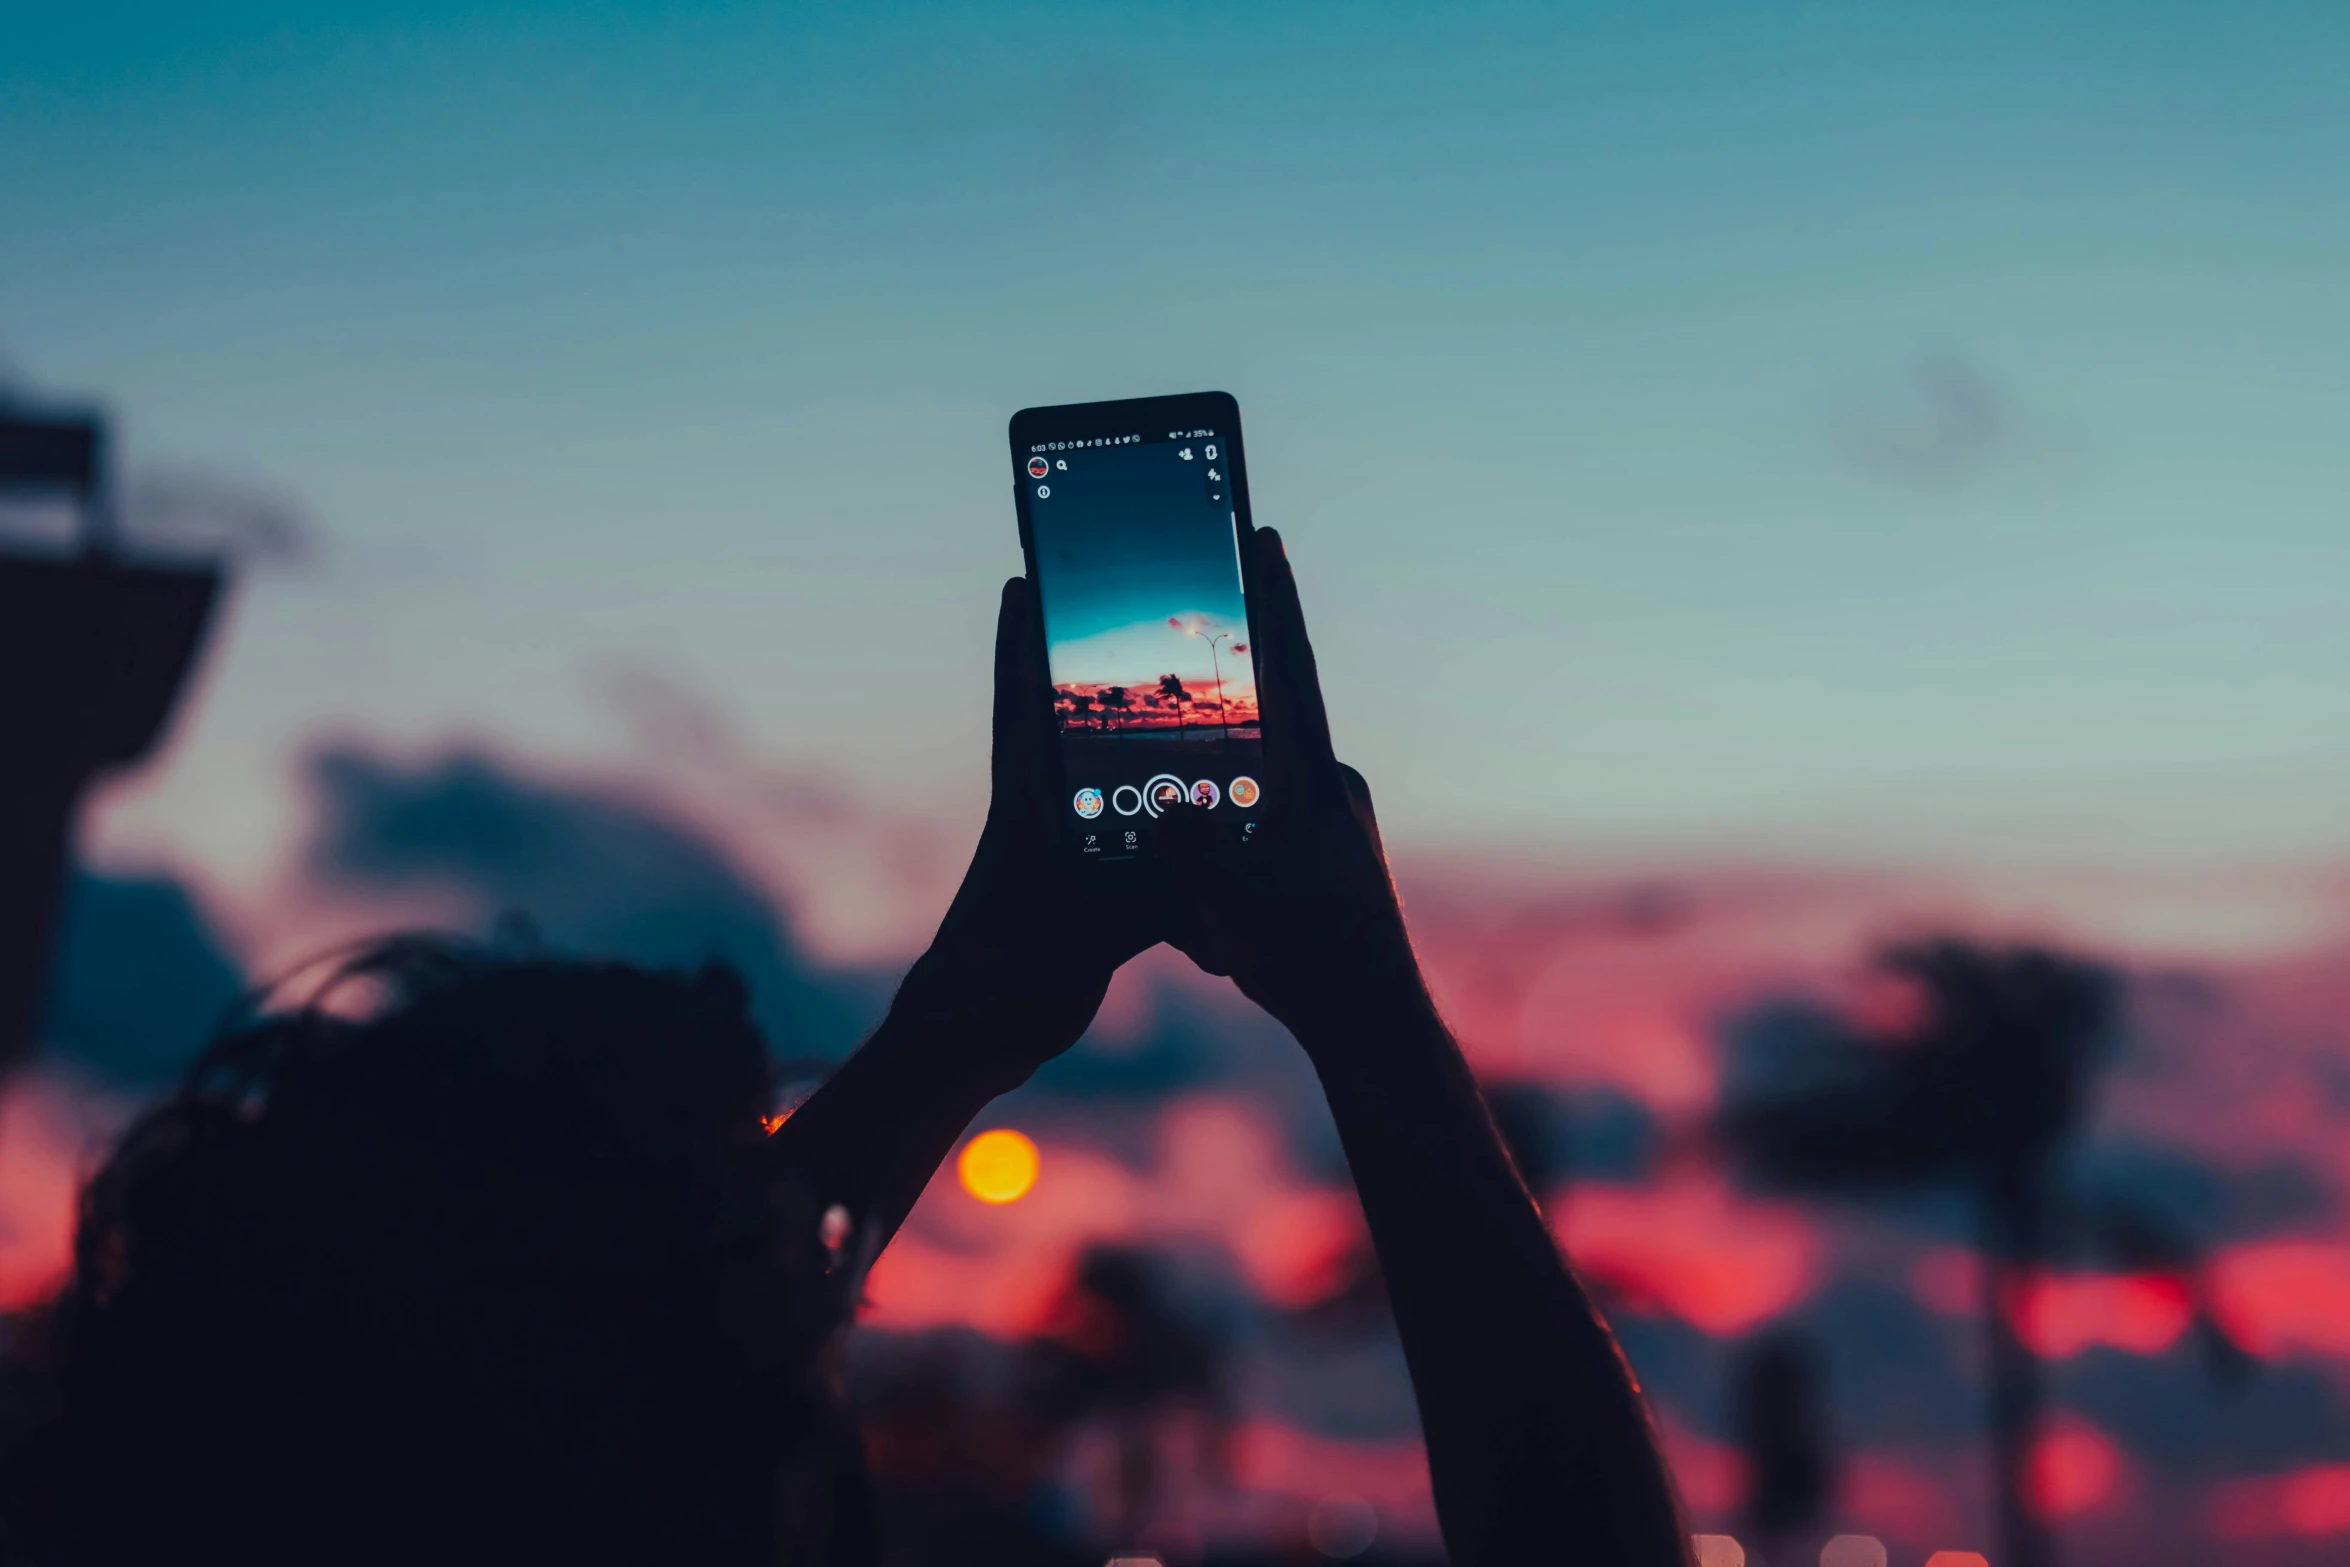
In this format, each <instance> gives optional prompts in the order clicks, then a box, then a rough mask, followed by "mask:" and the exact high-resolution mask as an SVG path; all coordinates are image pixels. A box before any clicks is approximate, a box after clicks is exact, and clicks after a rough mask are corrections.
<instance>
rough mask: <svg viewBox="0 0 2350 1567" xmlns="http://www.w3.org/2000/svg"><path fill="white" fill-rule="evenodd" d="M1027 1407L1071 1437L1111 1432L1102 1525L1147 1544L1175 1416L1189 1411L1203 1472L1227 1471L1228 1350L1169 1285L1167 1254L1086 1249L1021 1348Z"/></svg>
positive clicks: (1061, 1439)
mask: <svg viewBox="0 0 2350 1567" xmlns="http://www.w3.org/2000/svg"><path fill="white" fill-rule="evenodd" d="M1024 1358H1025V1361H1026V1366H1025V1368H1024V1372H1023V1376H1022V1391H1023V1397H1022V1400H1021V1402H1022V1404H1023V1406H1024V1408H1025V1409H1026V1410H1027V1412H1028V1414H1029V1416H1030V1418H1031V1419H1032V1420H1034V1421H1035V1422H1037V1423H1038V1424H1040V1425H1041V1426H1042V1427H1043V1428H1044V1429H1046V1430H1048V1431H1051V1432H1053V1433H1055V1437H1054V1440H1055V1443H1056V1445H1065V1444H1066V1442H1067V1441H1068V1439H1069V1437H1070V1436H1071V1435H1072V1434H1073V1433H1074V1432H1075V1431H1076V1430H1077V1429H1078V1428H1079V1427H1081V1426H1087V1425H1092V1426H1095V1427H1097V1428H1100V1429H1103V1430H1105V1431H1106V1432H1107V1433H1108V1434H1109V1436H1110V1439H1111V1441H1112V1443H1113V1445H1114V1448H1115V1452H1116V1472H1115V1474H1114V1476H1113V1477H1112V1479H1111V1481H1110V1487H1109V1489H1110V1494H1109V1495H1108V1496H1107V1497H1106V1498H1101V1499H1099V1500H1100V1501H1101V1502H1106V1504H1107V1505H1106V1507H1104V1508H1103V1509H1102V1512H1103V1516H1102V1517H1101V1518H1100V1520H1099V1529H1098V1532H1101V1533H1103V1534H1106V1536H1107V1540H1106V1543H1108V1544H1111V1545H1114V1546H1130V1545H1135V1544H1138V1543H1139V1542H1140V1540H1141V1536H1142V1532H1143V1529H1144V1526H1145V1525H1146V1524H1148V1523H1149V1522H1150V1519H1151V1514H1152V1512H1153V1509H1154V1506H1155V1504H1156V1503H1157V1502H1158V1501H1159V1499H1160V1493H1161V1490H1162V1487H1163V1485H1164V1482H1165V1474H1164V1470H1165V1467H1166V1454H1165V1452H1164V1447H1165V1443H1166V1439H1167V1435H1168V1425H1169V1422H1170V1421H1171V1420H1176V1419H1181V1418H1183V1417H1186V1416H1188V1417H1191V1418H1192V1419H1194V1420H1196V1421H1197V1422H1198V1428H1199V1434H1200V1437H1201V1439H1202V1443H1201V1449H1200V1452H1199V1458H1200V1461H1201V1464H1202V1468H1203V1471H1204V1472H1203V1474H1202V1476H1201V1477H1202V1478H1204V1479H1207V1480H1210V1481H1212V1482H1215V1483H1222V1482H1224V1481H1226V1480H1228V1479H1229V1456H1228V1454H1227V1451H1226V1447H1227V1443H1228V1441H1229V1439H1230V1435H1231V1428H1232V1405H1231V1397H1230V1392H1229V1388H1228V1385H1227V1384H1228V1382H1229V1371H1228V1368H1227V1366H1226V1348H1225V1344H1224V1341H1223V1338H1222V1337H1221V1335H1219V1334H1218V1333H1217V1332H1215V1331H1214V1330H1213V1329H1212V1328H1211V1327H1210V1326H1208V1325H1207V1324H1206V1323H1205V1322H1203V1321H1200V1320H1199V1319H1197V1318H1196V1317H1195V1316H1194V1315H1193V1314H1192V1313H1191V1312H1190V1311H1189V1310H1187V1309H1186V1308H1185V1307H1184V1305H1183V1304H1182V1302H1181V1301H1180V1300H1179V1299H1178V1298H1177V1296H1176V1295H1175V1293H1174V1292H1173V1291H1172V1290H1170V1289H1169V1288H1168V1286H1167V1283H1166V1278H1165V1274H1164V1271H1163V1267H1162V1265H1161V1264H1160V1262H1159V1260H1158V1259H1156V1258H1154V1257H1153V1256H1152V1255H1151V1254H1149V1253H1148V1252H1145V1251H1141V1250H1137V1249H1135V1248H1132V1247H1126V1246H1115V1245H1098V1244H1097V1245H1094V1246H1089V1247H1087V1248H1086V1250H1085V1251H1084V1252H1083V1253H1082V1254H1081V1255H1080V1256H1079V1257H1078V1259H1077V1263H1076V1267H1075V1269H1074V1271H1073V1273H1072V1274H1071V1276H1070V1278H1069V1279H1068V1281H1067V1282H1066V1283H1065V1284H1064V1285H1063V1286H1062V1288H1061V1291H1060V1294H1059V1296H1058V1298H1057V1299H1056V1300H1055V1301H1054V1303H1053V1305H1052V1307H1051V1309H1050V1311H1049V1312H1048V1313H1047V1318H1046V1322H1045V1327H1044V1331H1043V1332H1042V1333H1040V1334H1038V1335H1037V1336H1036V1337H1035V1338H1033V1339H1031V1340H1029V1341H1028V1343H1027V1344H1026V1346H1025V1347H1024Z"/></svg>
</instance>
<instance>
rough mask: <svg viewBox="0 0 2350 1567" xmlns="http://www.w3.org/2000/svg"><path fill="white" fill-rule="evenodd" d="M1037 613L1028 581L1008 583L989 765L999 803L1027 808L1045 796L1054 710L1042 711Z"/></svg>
mask: <svg viewBox="0 0 2350 1567" xmlns="http://www.w3.org/2000/svg"><path fill="white" fill-rule="evenodd" d="M1034 615H1035V609H1034V607H1033V601H1032V599H1031V598H1030V596H1029V586H1028V579H1027V578H1026V577H1014V578H1012V579H1011V580H1010V581H1008V582H1006V583H1005V584H1004V591H1003V596H1002V599H1001V600H1000V601H999V603H998V604H997V606H996V622H995V712H994V720H993V728H994V735H993V737H992V739H993V746H992V749H991V752H990V760H989V767H988V775H989V782H990V784H991V786H992V787H993V789H994V792H995V804H996V805H997V806H998V807H1005V806H1020V807H1023V808H1024V807H1026V806H1027V805H1029V804H1032V803H1033V802H1034V801H1035V800H1037V799H1039V798H1041V797H1042V791H1043V788H1044V779H1045V776H1046V774H1045V764H1046V762H1047V761H1049V759H1050V758H1049V748H1050V746H1051V744H1052V732H1051V724H1050V714H1049V713H1046V712H1043V711H1042V710H1041V703H1040V702H1039V700H1038V697H1039V693H1040V692H1041V690H1042V688H1043V676H1042V672H1041V671H1040V670H1039V669H1038V667H1037V662H1036V638H1035V636H1034V635H1033V632H1034V629H1035V627H1034V624H1033V620H1034Z"/></svg>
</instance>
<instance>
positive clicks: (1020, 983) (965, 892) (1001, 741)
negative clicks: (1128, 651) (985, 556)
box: [893, 577, 1163, 1087]
mask: <svg viewBox="0 0 2350 1567" xmlns="http://www.w3.org/2000/svg"><path fill="white" fill-rule="evenodd" d="M1034 591H1035V590H1034V589H1033V588H1032V587H1031V586H1030V584H1029V582H1028V579H1027V578H1025V577H1014V578H1013V579H1012V580H1011V581H1009V582H1007V583H1005V584H1004V593H1003V601H1002V604H1001V606H1000V608H999V610H998V612H997V616H996V637H995V725H994V728H995V749H994V757H993V762H992V765H991V767H990V777H991V784H992V794H991V797H990V799H989V801H988V808H987V825H986V827H985V828H984V829H982V831H981V832H980V835H979V848H978V851H977V852H976V853H974V854H973V855H972V857H971V868H970V869H969V870H967V871H965V872H964V873H963V885H962V887H961V888H960V889H959V890H958V891H957V892H956V893H955V901H954V902H953V904H951V905H950V906H949V907H948V909H947V914H946V918H945V920H943V921H942V922H941V923H940V925H939V930H938V935H937V937H936V938H935V939H934V940H933V941H932V942H931V944H930V950H929V951H928V952H925V953H924V954H923V955H922V957H921V959H920V960H919V961H917V962H916V963H915V965H914V968H913V970H912V972H910V973H909V974H908V975H907V976H906V982H905V984H904V985H903V986H902V987H901V988H900V989H899V992H898V1000H897V1006H896V1008H895V1009H893V1010H904V1009H912V1010H913V1012H914V1013H915V1014H916V1015H918V1016H919V1017H920V1018H922V1019H923V1020H924V1021H926V1022H930V1023H933V1024H948V1025H952V1026H953V1027H954V1028H955V1029H956V1032H957V1033H958V1034H959V1035H960V1036H961V1038H960V1042H959V1046H958V1048H959V1049H962V1050H968V1051H970V1052H973V1053H974V1054H978V1055H984V1056H988V1057H992V1058H994V1064H996V1065H998V1066H1000V1067H1001V1068H1002V1070H1003V1073H1004V1075H1005V1078H1006V1081H1005V1083H1004V1085H1003V1086H1005V1087H1011V1086H1013V1085H1014V1084H1017V1083H1019V1082H1021V1081H1024V1080H1025V1079H1026V1078H1027V1077H1028V1075H1029V1074H1030V1073H1032V1072H1034V1071H1035V1070H1036V1069H1037V1068H1038V1067H1039V1066H1042V1065H1043V1064H1044V1063H1045V1062H1046V1061H1049V1060H1051V1059H1052V1058H1053V1057H1054V1056H1056V1055H1059V1054H1060V1053H1061V1052H1062V1051H1064V1050H1066V1049H1068V1048H1069V1047H1070V1046H1071V1045H1073V1044H1075V1043H1076V1042H1077V1037H1078V1036H1079V1035H1080V1034H1082V1033H1084V1032H1085V1030H1086V1027H1087V1025H1088V1024H1090V1023H1091V1022H1092V1021H1093V1015H1094V1012H1095V1011H1096V1010H1097V1009H1098V1008H1099V1007H1100V1006H1101V1002H1102V996H1103V994H1104V993H1105V992H1106V991H1107V990H1108V989H1109V984H1110V976H1111V975H1112V974H1113V973H1115V972H1117V969H1118V966H1119V965H1120V964H1122V963H1124V962H1125V961H1126V960H1127V959H1128V958H1131V957H1133V956H1134V955H1135V954H1136V953H1138V952H1141V951H1143V950H1144V949H1146V948H1148V947H1151V946H1153V945H1155V944H1156V943H1157V942H1158V941H1159V939H1160V936H1161V932H1160V931H1159V929H1158V928H1157V926H1158V924H1159V921H1158V919H1157V918H1155V917H1154V916H1153V915H1152V912H1151V911H1152V910H1153V909H1154V908H1156V907H1158V905H1159V904H1160V903H1161V902H1163V900H1162V899H1153V898H1151V897H1149V896H1148V895H1147V893H1146V890H1145V884H1146V882H1152V883H1155V878H1153V877H1152V876H1151V875H1150V874H1149V872H1148V871H1147V870H1146V868H1145V867H1144V866H1141V865H1137V864H1132V863H1121V864H1115V865H1092V864H1087V863H1085V862H1084V861H1083V860H1081V859H1080V857H1079V856H1078V854H1077V852H1076V849H1075V847H1074V846H1073V845H1072V844H1071V843H1069V841H1068V839H1067V835H1066V834H1065V832H1063V831H1062V824H1061V823H1060V822H1059V821H1058V820H1057V819H1056V814H1055V811H1054V807H1055V806H1056V805H1057V804H1059V800H1058V790H1057V788H1056V786H1055V783H1054V780H1055V778H1056V777H1057V775H1058V767H1057V766H1056V757H1055V747H1056V745H1057V744H1058V737H1057V736H1056V734H1055V731H1054V724H1053V715H1052V709H1051V708H1050V707H1049V706H1048V705H1047V704H1046V702H1045V701H1044V691H1045V689H1046V681H1045V677H1044V671H1043V670H1042V669H1041V668H1040V667H1039V666H1038V662H1037V647H1036V635H1035V615H1036V609H1035V603H1034V598H1033V594H1034Z"/></svg>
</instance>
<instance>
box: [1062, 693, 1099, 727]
mask: <svg viewBox="0 0 2350 1567" xmlns="http://www.w3.org/2000/svg"><path fill="white" fill-rule="evenodd" d="M1067 696H1068V700H1069V722H1070V723H1071V724H1073V725H1077V726H1080V727H1082V726H1083V725H1084V723H1085V720H1086V717H1087V715H1089V714H1090V713H1092V711H1093V698H1092V697H1090V696H1088V695H1086V694H1085V693H1084V692H1083V691H1071V692H1068V693H1067Z"/></svg>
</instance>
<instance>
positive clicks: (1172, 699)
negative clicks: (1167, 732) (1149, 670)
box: [1159, 675, 1191, 735]
mask: <svg viewBox="0 0 2350 1567" xmlns="http://www.w3.org/2000/svg"><path fill="white" fill-rule="evenodd" d="M1159 695H1160V696H1161V697H1162V698H1163V699H1165V700H1166V701H1167V702H1168V703H1169V704H1171V705H1172V706H1173V707H1174V709H1175V733H1176V734H1178V735H1181V734H1183V733H1184V732H1185V729H1184V722H1183V709H1184V707H1185V705H1186V704H1188V703H1189V702H1190V701H1191V693H1190V692H1189V691H1186V690H1184V689H1183V682H1182V681H1181V680H1179V679H1177V678H1176V677H1175V676H1173V675H1161V676H1159Z"/></svg>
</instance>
